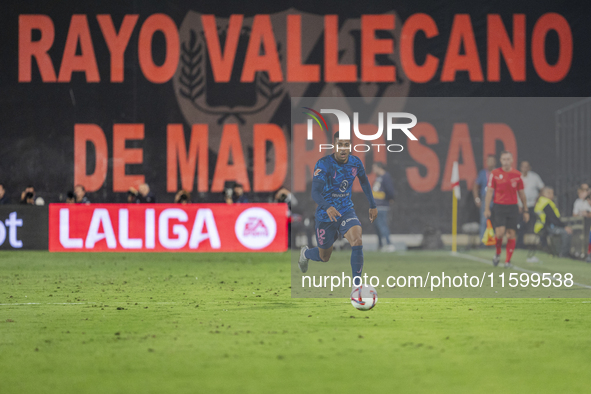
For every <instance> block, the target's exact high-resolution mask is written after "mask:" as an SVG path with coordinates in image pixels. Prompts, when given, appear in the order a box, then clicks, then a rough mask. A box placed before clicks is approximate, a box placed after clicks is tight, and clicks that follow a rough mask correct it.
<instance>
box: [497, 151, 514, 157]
mask: <svg viewBox="0 0 591 394" xmlns="http://www.w3.org/2000/svg"><path fill="white" fill-rule="evenodd" d="M505 154H507V155H511V157H513V154H512V153H511V152H509V151H508V150H504V151H502V152H501V154H500V155H499V157H501V156H503V155H505Z"/></svg>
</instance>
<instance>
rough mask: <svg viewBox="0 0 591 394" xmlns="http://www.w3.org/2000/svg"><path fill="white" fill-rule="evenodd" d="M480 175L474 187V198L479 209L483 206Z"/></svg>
mask: <svg viewBox="0 0 591 394" xmlns="http://www.w3.org/2000/svg"><path fill="white" fill-rule="evenodd" d="M479 180H480V175H479V176H478V178H476V182H474V185H473V186H472V196H473V197H474V203H475V204H476V206H477V207H478V208H480V207H481V206H482V201H480V183H479Z"/></svg>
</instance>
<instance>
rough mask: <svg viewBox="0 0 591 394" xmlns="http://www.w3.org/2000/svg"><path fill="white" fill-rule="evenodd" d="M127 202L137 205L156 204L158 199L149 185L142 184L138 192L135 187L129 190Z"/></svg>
mask: <svg viewBox="0 0 591 394" xmlns="http://www.w3.org/2000/svg"><path fill="white" fill-rule="evenodd" d="M127 201H128V202H134V203H136V204H153V203H155V202H156V197H155V196H154V193H152V192H151V191H150V186H148V184H147V183H142V184H141V185H140V186H139V187H138V188H137V190H136V189H135V188H134V187H130V188H129V192H128V193H127Z"/></svg>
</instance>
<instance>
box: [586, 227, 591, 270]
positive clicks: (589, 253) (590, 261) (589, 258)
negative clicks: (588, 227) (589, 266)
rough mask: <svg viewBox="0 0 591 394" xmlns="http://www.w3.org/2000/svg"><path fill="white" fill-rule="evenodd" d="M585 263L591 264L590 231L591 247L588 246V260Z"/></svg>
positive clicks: (590, 232)
mask: <svg viewBox="0 0 591 394" xmlns="http://www.w3.org/2000/svg"><path fill="white" fill-rule="evenodd" d="M585 261H586V262H588V263H591V231H589V245H587V258H586V259H585Z"/></svg>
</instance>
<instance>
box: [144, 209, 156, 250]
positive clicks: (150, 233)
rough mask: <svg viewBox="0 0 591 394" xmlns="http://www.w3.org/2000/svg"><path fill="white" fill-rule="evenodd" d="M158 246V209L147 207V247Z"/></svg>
mask: <svg viewBox="0 0 591 394" xmlns="http://www.w3.org/2000/svg"><path fill="white" fill-rule="evenodd" d="M155 247H156V211H155V210H154V209H152V208H150V209H146V249H154V248H155Z"/></svg>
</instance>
